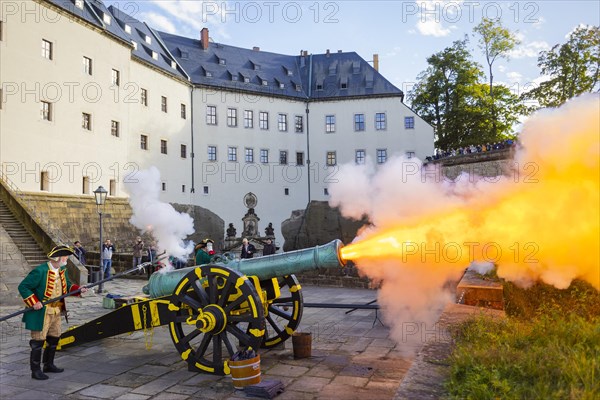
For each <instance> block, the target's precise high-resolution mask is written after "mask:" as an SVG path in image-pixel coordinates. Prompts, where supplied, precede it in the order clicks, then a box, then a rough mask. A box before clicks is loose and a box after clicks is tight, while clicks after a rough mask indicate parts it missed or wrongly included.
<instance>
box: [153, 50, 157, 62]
mask: <svg viewBox="0 0 600 400" xmlns="http://www.w3.org/2000/svg"><path fill="white" fill-rule="evenodd" d="M152 58H153V59H155V60H158V53H157V52H155V51H154V50H152Z"/></svg>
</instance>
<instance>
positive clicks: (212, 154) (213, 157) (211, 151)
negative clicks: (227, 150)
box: [208, 146, 217, 161]
mask: <svg viewBox="0 0 600 400" xmlns="http://www.w3.org/2000/svg"><path fill="white" fill-rule="evenodd" d="M208 161H217V146H208Z"/></svg>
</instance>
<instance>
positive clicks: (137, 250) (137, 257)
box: [133, 236, 144, 274]
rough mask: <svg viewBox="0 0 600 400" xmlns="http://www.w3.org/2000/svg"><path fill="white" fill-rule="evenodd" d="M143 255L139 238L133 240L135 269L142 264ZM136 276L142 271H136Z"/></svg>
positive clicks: (142, 246) (142, 247) (141, 242)
mask: <svg viewBox="0 0 600 400" xmlns="http://www.w3.org/2000/svg"><path fill="white" fill-rule="evenodd" d="M143 254H144V242H143V241H142V238H141V237H139V236H138V237H137V238H135V243H134V244H133V267H134V268H135V267H137V266H138V265H140V264H141V263H142V255H143ZM137 273H138V274H142V273H143V271H138V272H137Z"/></svg>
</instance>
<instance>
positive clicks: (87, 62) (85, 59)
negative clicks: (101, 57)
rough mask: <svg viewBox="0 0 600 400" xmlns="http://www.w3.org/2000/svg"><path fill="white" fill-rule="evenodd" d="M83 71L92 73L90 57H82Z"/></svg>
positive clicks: (88, 73) (87, 73)
mask: <svg viewBox="0 0 600 400" xmlns="http://www.w3.org/2000/svg"><path fill="white" fill-rule="evenodd" d="M83 73H84V74H86V75H92V59H91V58H89V57H83Z"/></svg>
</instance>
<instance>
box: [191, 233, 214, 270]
mask: <svg viewBox="0 0 600 400" xmlns="http://www.w3.org/2000/svg"><path fill="white" fill-rule="evenodd" d="M213 243H214V242H213V240H212V239H204V240H202V241H201V242H200V243H198V244H197V245H196V247H195V248H194V249H195V250H196V265H204V264H210V260H211V254H210V251H211V250H212V245H213Z"/></svg>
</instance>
